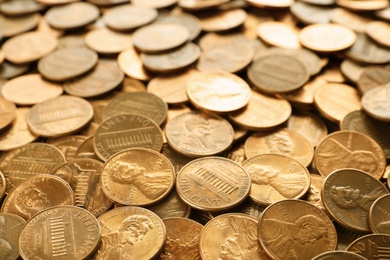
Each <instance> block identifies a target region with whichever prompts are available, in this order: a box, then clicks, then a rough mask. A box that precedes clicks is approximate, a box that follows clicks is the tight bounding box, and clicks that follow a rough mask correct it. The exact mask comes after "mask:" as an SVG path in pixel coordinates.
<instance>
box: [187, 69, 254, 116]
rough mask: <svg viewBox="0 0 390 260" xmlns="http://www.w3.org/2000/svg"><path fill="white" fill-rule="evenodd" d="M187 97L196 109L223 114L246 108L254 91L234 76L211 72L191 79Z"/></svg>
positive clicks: (221, 72) (226, 73)
mask: <svg viewBox="0 0 390 260" xmlns="http://www.w3.org/2000/svg"><path fill="white" fill-rule="evenodd" d="M187 95H188V98H189V100H190V101H191V103H192V104H193V105H194V106H195V107H197V108H199V109H201V110H205V111H209V112H213V113H218V114H222V113H228V112H233V111H237V110H239V109H241V108H243V107H245V106H246V105H247V104H248V102H249V100H250V98H251V95H252V91H251V89H250V87H249V85H248V84H247V83H246V82H245V81H244V80H243V79H241V78H240V77H238V76H236V75H234V74H231V73H228V72H223V71H211V72H200V73H198V74H196V75H194V76H193V77H191V78H190V79H189V81H188V84H187Z"/></svg>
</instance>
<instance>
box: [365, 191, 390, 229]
mask: <svg viewBox="0 0 390 260" xmlns="http://www.w3.org/2000/svg"><path fill="white" fill-rule="evenodd" d="M389 202H390V194H386V195H383V196H382V197H379V198H378V199H376V200H375V201H374V203H373V204H372V205H371V208H370V212H369V215H368V224H369V226H370V230H371V231H372V232H374V233H382V234H390V212H389V211H388V205H389Z"/></svg>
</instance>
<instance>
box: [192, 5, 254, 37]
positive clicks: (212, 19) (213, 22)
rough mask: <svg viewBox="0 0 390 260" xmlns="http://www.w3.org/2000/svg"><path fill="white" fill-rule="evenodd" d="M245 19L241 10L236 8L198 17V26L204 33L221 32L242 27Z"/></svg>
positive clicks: (244, 13)
mask: <svg viewBox="0 0 390 260" xmlns="http://www.w3.org/2000/svg"><path fill="white" fill-rule="evenodd" d="M246 17H247V14H246V12H245V11H244V10H243V9H240V8H236V9H230V10H224V11H215V12H210V13H206V14H204V15H200V16H199V19H200V26H201V27H202V30H203V31H206V32H221V31H226V30H230V29H233V28H236V27H238V26H240V25H242V24H243V23H244V21H245V19H246Z"/></svg>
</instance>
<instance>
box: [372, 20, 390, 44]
mask: <svg viewBox="0 0 390 260" xmlns="http://www.w3.org/2000/svg"><path fill="white" fill-rule="evenodd" d="M367 35H368V36H369V37H370V38H371V39H373V40H374V41H375V42H376V43H378V44H380V45H382V46H385V47H388V48H389V47H390V40H389V39H390V24H389V23H386V22H383V21H373V22H370V23H369V24H368V26H367Z"/></svg>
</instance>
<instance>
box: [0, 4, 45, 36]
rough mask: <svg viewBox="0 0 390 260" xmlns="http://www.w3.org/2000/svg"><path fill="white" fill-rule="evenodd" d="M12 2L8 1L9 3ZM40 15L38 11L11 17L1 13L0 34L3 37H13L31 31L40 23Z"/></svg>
mask: <svg viewBox="0 0 390 260" xmlns="http://www.w3.org/2000/svg"><path fill="white" fill-rule="evenodd" d="M12 2H15V1H12ZM12 2H11V1H9V2H8V1H7V3H12ZM3 4H4V3H3ZM39 17H40V15H39V14H38V13H33V14H27V15H23V16H11V17H10V16H5V15H3V14H0V34H1V35H2V36H3V37H12V36H15V35H18V34H21V33H24V32H27V31H30V30H32V29H34V28H35V27H36V26H37V25H38V22H39Z"/></svg>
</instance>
